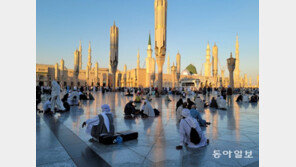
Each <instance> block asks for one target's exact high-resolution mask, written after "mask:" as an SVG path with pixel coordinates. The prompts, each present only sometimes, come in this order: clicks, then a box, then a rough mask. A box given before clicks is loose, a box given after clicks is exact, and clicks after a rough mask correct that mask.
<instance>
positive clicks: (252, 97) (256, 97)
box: [250, 93, 259, 103]
mask: <svg viewBox="0 0 296 167" xmlns="http://www.w3.org/2000/svg"><path fill="white" fill-rule="evenodd" d="M258 100H259V96H258V95H256V94H255V93H254V94H253V96H251V99H250V102H251V103H257V102H258Z"/></svg>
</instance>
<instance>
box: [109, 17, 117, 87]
mask: <svg viewBox="0 0 296 167" xmlns="http://www.w3.org/2000/svg"><path fill="white" fill-rule="evenodd" d="M118 35H119V34H118V27H116V25H115V22H114V24H113V26H112V27H111V29H110V67H111V72H112V77H113V84H112V88H113V90H115V85H116V84H115V81H116V71H117V65H118Z"/></svg>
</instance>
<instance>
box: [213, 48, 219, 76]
mask: <svg viewBox="0 0 296 167" xmlns="http://www.w3.org/2000/svg"><path fill="white" fill-rule="evenodd" d="M212 63H213V69H212V70H213V77H215V78H216V77H218V47H217V45H216V43H215V44H214V46H213V61H212Z"/></svg>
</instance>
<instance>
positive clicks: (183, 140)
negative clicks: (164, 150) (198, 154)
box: [177, 108, 209, 149]
mask: <svg viewBox="0 0 296 167" xmlns="http://www.w3.org/2000/svg"><path fill="white" fill-rule="evenodd" d="M182 116H183V118H182V119H181V122H180V127H179V133H180V145H179V146H177V149H182V147H183V146H186V145H187V147H189V148H200V147H203V146H206V145H207V143H208V142H209V141H208V139H207V138H206V136H205V134H204V133H203V132H202V130H201V128H200V126H199V123H198V122H197V120H196V119H194V118H192V117H191V115H190V111H189V110H188V109H186V108H185V109H183V111H182ZM191 128H194V129H196V131H197V133H198V134H199V136H200V139H201V140H200V142H199V143H198V144H194V143H192V142H191V141H190V131H191Z"/></svg>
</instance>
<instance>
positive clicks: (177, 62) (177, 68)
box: [176, 51, 181, 82]
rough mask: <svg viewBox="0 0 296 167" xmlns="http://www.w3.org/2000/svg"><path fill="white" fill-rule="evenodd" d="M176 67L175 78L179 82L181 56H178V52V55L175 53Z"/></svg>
mask: <svg viewBox="0 0 296 167" xmlns="http://www.w3.org/2000/svg"><path fill="white" fill-rule="evenodd" d="M176 65H177V67H176V73H177V74H176V75H177V76H176V77H177V81H178V82H179V80H180V74H181V55H180V53H179V51H178V53H177V56H176Z"/></svg>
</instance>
